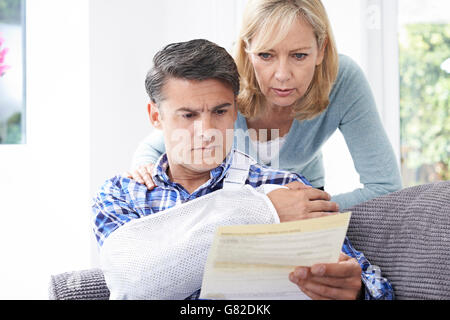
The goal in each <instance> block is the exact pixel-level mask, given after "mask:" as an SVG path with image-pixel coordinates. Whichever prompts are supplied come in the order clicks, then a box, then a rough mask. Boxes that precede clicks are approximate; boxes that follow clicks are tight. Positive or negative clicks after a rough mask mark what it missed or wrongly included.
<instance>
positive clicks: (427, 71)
mask: <svg viewBox="0 0 450 320" xmlns="http://www.w3.org/2000/svg"><path fill="white" fill-rule="evenodd" d="M449 12H450V2H449V1H448V0H429V1H426V2H425V1H422V0H399V24H400V25H399V50H400V52H399V68H400V127H401V129H400V130H401V165H402V176H403V183H404V186H405V187H407V186H413V185H418V184H424V183H429V182H432V181H439V180H450V103H449V102H450V96H449V95H450V16H449V15H448V13H449Z"/></svg>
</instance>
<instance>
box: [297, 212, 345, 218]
mask: <svg viewBox="0 0 450 320" xmlns="http://www.w3.org/2000/svg"><path fill="white" fill-rule="evenodd" d="M335 214H337V212H323V211H320V212H308V213H305V214H303V215H302V219H314V218H321V217H327V216H332V215H335Z"/></svg>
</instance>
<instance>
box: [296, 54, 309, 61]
mask: <svg viewBox="0 0 450 320" xmlns="http://www.w3.org/2000/svg"><path fill="white" fill-rule="evenodd" d="M306 56H307V54H305V53H294V58H295V59H297V60H303V59H305V58H306Z"/></svg>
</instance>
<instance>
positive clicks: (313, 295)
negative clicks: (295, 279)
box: [298, 286, 330, 300]
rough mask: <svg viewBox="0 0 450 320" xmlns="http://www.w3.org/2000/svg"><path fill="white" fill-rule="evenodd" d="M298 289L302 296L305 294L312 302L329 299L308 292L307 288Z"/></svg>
mask: <svg viewBox="0 0 450 320" xmlns="http://www.w3.org/2000/svg"><path fill="white" fill-rule="evenodd" d="M298 287H299V289H300V290H301V291H303V293H304V294H306V295H307V296H308V297H310V298H311V299H313V300H330V299H329V298H326V297H323V296H321V295H320V294H317V293H315V292H313V291H311V290H309V289H308V288H305V287H301V286H298Z"/></svg>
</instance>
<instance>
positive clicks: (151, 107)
mask: <svg viewBox="0 0 450 320" xmlns="http://www.w3.org/2000/svg"><path fill="white" fill-rule="evenodd" d="M147 112H148V116H149V118H150V123H151V124H152V126H153V127H155V128H156V129H161V128H162V127H161V126H162V125H161V118H162V115H161V111H160V110H159V108H158V106H157V105H156V103H154V102H153V101H151V102H150V103H149V104H148V105H147Z"/></svg>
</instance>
